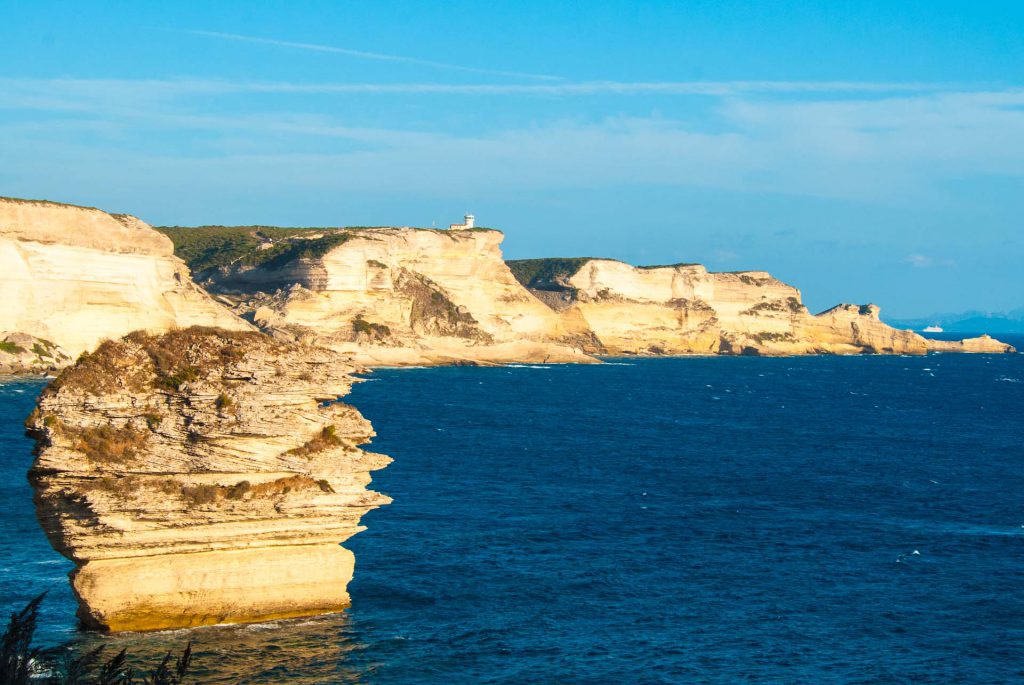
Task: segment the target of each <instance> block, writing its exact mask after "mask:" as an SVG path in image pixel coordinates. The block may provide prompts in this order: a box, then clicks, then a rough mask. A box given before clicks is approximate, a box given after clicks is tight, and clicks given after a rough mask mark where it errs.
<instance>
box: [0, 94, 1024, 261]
mask: <svg viewBox="0 0 1024 685" xmlns="http://www.w3.org/2000/svg"><path fill="white" fill-rule="evenodd" d="M394 87H395V86H389V85H386V84H380V85H378V84H362V85H360V84H354V85H352V84H332V83H326V84H324V83H320V84H316V83H314V84H302V83H287V82H269V83H253V82H232V81H221V80H202V79H195V80H173V79H168V80H139V81H130V80H103V79H97V80H88V79H85V80H76V79H0V110H3V109H6V110H8V111H10V112H13V113H14V114H13V115H12V116H10V117H9V121H7V122H6V123H5V122H3V120H2V119H0V158H6V159H11V160H19V161H18V163H17V164H13V163H12V164H9V165H7V166H8V167H9V168H10V169H14V168H17V169H19V173H20V172H24V171H25V167H24V166H23V165H25V164H28V163H30V162H31V160H34V159H37V158H38V159H46V160H49V161H48V162H47V166H48V167H49V168H52V167H53V166H54V165H55V164H56V163H55V162H53V161H52V160H53V159H58V160H60V159H86V158H93V157H95V159H96V160H97V162H96V164H97V165H106V166H104V168H106V169H107V172H106V173H109V174H113V173H114V171H112V169H114V167H116V166H117V165H114V164H110V163H109V162H108V161H109V160H110V159H111V158H112V156H113V155H115V154H116V153H117V152H118V151H120V152H121V153H123V154H124V155H126V156H127V157H131V158H133V159H134V161H125V162H124V163H123V167H124V168H125V169H132V168H155V167H157V166H160V167H163V168H166V169H168V170H169V171H168V175H170V173H171V172H170V170H171V169H173V171H174V173H181V174H182V175H183V176H182V177H183V178H188V179H189V181H188V182H189V183H192V182H196V183H198V181H197V180H196V179H198V177H199V174H200V173H201V170H207V171H210V172H211V173H213V172H214V171H216V174H215V175H213V176H211V177H210V178H209V179H207V180H206V181H205V182H206V183H210V184H212V185H213V186H221V187H222V186H224V184H226V183H228V181H227V180H223V179H239V180H237V181H232V182H234V183H237V184H239V185H240V186H244V185H245V184H247V183H249V184H253V185H255V186H260V185H261V184H262V183H265V182H266V183H269V182H271V181H270V179H271V178H278V179H279V180H278V181H275V182H277V183H285V181H283V180H280V179H283V178H286V177H287V178H293V179H297V180H298V179H301V185H302V187H303V188H315V187H319V188H322V187H324V185H325V184H327V185H329V186H330V187H333V188H337V189H339V190H342V189H347V190H350V191H351V192H354V193H358V192H371V191H373V189H375V188H380V187H402V188H403V189H404V190H405V191H407V192H409V193H410V194H415V193H419V194H422V195H428V196H432V195H437V194H443V193H449V192H452V189H453V188H456V189H459V192H465V193H479V194H485V193H488V192H492V191H493V192H498V190H496V189H501V192H507V191H508V190H509V189H550V188H600V187H613V186H620V185H623V184H629V185H636V184H644V183H647V184H654V185H657V186H676V187H681V186H687V187H711V188H719V189H725V190H730V191H741V192H752V193H774V194H788V195H800V196H811V197H819V198H838V199H843V200H853V201H867V202H873V203H878V204H890V205H901V206H908V207H909V206H916V207H919V206H929V207H932V208H937V207H947V208H948V207H949V206H950V204H952V203H954V202H956V201H957V198H959V197H967V196H966V195H961V194H960V191H959V190H958V188H961V187H963V186H964V184H965V181H966V182H968V183H969V182H971V181H972V180H974V181H977V180H979V179H993V180H996V181H998V180H999V179H1009V180H1004V181H1003V182H1006V183H1011V184H1013V187H1016V184H1019V183H1021V182H1024V90H1021V89H1019V88H1006V89H1002V90H983V89H977V90H970V89H962V90H946V89H944V87H942V86H935V85H928V84H916V85H915V84H909V85H908V84H879V83H847V82H765V81H735V82H672V83H614V82H596V83H566V84H529V85H522V86H519V85H513V86H501V85H486V84H481V85H477V86H447V85H442V84H404V85H399V86H397V87H398V88H405V89H408V91H409V92H421V90H417V89H423V90H422V92H466V93H467V94H469V93H471V92H494V93H501V94H509V95H513V94H515V93H522V92H525V93H540V94H555V95H565V96H572V95H574V94H580V93H595V92H596V93H608V94H622V95H629V94H635V93H646V92H653V93H662V94H674V93H680V94H695V95H699V96H702V98H701V99H698V100H695V101H692V102H687V103H684V104H685V106H684V107H679V108H678V110H675V109H673V108H672V106H671V105H672V101H671V100H664V99H663V100H661V101H660V102H659V103H658V104H659V105H665V104H666V103H668V106H666V107H664V109H662V110H661V111H660V112H659V113H658V114H656V115H632V116H630V115H625V114H620V113H615V112H614V111H611V112H610V111H609V109H610V108H608V107H607V106H605V103H602V106H601V108H599V109H595V110H592V111H591V112H590V113H589V114H590V116H577V117H567V116H565V115H564V113H563V112H562V111H559V113H558V114H552V115H551V116H549V117H545V116H544V114H543V113H544V111H545V110H544V109H543V108H534V107H528V108H526V109H525V110H524V112H523V114H522V116H520V117H519V118H518V119H515V118H509V117H504V118H501V119H500V120H499V121H497V122H494V121H492V120H491V119H490V118H488V117H483V116H482V117H480V118H479V119H467V118H461V119H459V125H458V126H451V125H448V124H447V123H446V122H445V121H444V120H443V117H442V118H441V120H439V121H430V122H428V123H426V124H424V123H423V122H418V123H417V124H410V123H409V121H408V120H407V119H406V118H402V117H397V118H393V119H392V120H391V122H390V123H389V122H381V121H380V120H378V119H376V118H375V117H372V116H358V115H353V114H352V112H351V111H350V109H351V108H346V107H344V106H338V104H339V103H338V99H339V98H332V97H331V96H332V94H341V95H344V94H346V93H362V92H376V90H380V91H381V92H390V91H388V90H386V89H388V88H394ZM452 88H462V89H463V90H455V91H453V90H451V89H452ZM466 88H471V89H476V90H472V91H470V90H465V89H466ZM375 89H376V90H375ZM442 89H443V90H442ZM484 89H493V90H484ZM296 93H297V94H299V96H297V97H291V95H292V94H296ZM309 93H322V94H324V97H323V99H320V98H312V97H305V95H306V94H309ZM803 93H815V94H816V95H815V97H803V95H802V94H803ZM247 94H252V95H254V97H251V98H247V99H245V102H244V103H243V102H240V100H241V99H242V98H243V97H244V96H246V95H247ZM268 94H269V95H275V97H273V98H267V97H264V96H265V95H268ZM765 94H767V95H765ZM789 94H793V95H792V96H790V95H789ZM222 95H223V96H225V98H226V99H224V100H222V99H221V98H220V97H219V96H222ZM229 96H230V97H229ZM235 96H240V97H235ZM703 96H707V97H703ZM339 97H340V96H339ZM268 99H271V100H273V102H272V103H268V102H267V100H268ZM449 100H450V99H442V100H441V101H440V102H433V103H431V104H432V105H433V106H436V107H437V108H439V109H441V108H444V107H461V104H460V102H459V101H456V102H455V103H454V104H451V103H450V102H449ZM360 103H361V107H360V108H359V111H360V113H365V111H366V110H367V106H366V99H365V98H363V99H361V100H360ZM624 109H625V108H624ZM19 111H24V112H31V113H32V114H31V116H23V115H21V114H20V113H18V112H19ZM371 111H372V110H371ZM2 114H3V112H0V115H2ZM51 148H52V149H51ZM43 149H46V150H51V152H50V153H48V154H41V153H39V152H38V151H39V150H43ZM56 165H57V166H59V164H56ZM186 168H188V169H192V170H193V171H186ZM2 172H3V169H0V179H2ZM39 173H40V174H43V173H45V172H44V171H43V170H40V171H39ZM263 173H266V174H268V175H269V176H268V177H267V178H263V177H262V176H261V174H263ZM241 179H245V180H241ZM118 182H123V179H119V181H118ZM181 182H184V181H181ZM965 192H966V191H965ZM968 195H969V193H968ZM904 249H906V251H907V252H910V251H911V250H912V249H913V248H912V246H908V247H907V248H904ZM904 254H906V253H904V252H902V251H901V253H899V254H897V255H895V256H894V258H895V259H903V258H904ZM918 257H921V258H920V259H915V260H913V261H907V263H908V264H913V265H916V266H920V267H923V266H928V265H933V266H939V265H940V264H939V263H938V262H937V261H934V260H933V261H932V262H931V263H930V264H926V263H925V262H926V261H927V259H928V258H927V257H926V256H924V255H918Z"/></svg>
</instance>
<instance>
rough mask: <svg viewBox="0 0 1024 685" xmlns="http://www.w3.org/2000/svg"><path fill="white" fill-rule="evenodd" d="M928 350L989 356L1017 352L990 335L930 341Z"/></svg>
mask: <svg viewBox="0 0 1024 685" xmlns="http://www.w3.org/2000/svg"><path fill="white" fill-rule="evenodd" d="M928 350H929V351H931V352H979V353H988V354H1004V353H1007V352H1016V351H1017V350H1016V348H1014V347H1013V346H1012V345H1008V344H1006V343H1004V342H1000V341H998V340H996V339H995V338H993V337H991V336H988V335H981V336H978V337H977V338H965V339H963V340H932V339H928Z"/></svg>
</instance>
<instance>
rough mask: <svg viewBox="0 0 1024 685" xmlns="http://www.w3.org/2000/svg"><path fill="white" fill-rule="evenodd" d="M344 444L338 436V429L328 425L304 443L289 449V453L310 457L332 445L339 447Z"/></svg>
mask: <svg viewBox="0 0 1024 685" xmlns="http://www.w3.org/2000/svg"><path fill="white" fill-rule="evenodd" d="M341 444H342V440H341V438H339V437H338V432H337V429H336V428H335V427H334V426H326V427H325V428H324V429H323V430H322V431H320V434H319V435H317V436H316V437H314V438H312V439H310V440H308V441H307V442H306V443H305V444H304V445H301V446H299V447H296V448H295V449H291V450H288V452H287V453H288V454H297V455H299V456H300V457H309V456H312V455H314V454H317V453H318V452H323V451H324V450H326V449H328V448H330V447H337V446H338V445H341Z"/></svg>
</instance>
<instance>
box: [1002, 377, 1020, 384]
mask: <svg viewBox="0 0 1024 685" xmlns="http://www.w3.org/2000/svg"><path fill="white" fill-rule="evenodd" d="M996 382H997V383H999V382H1002V383H1020V379H1019V378H1008V377H1006V376H1000V377H999V378H997V379H996Z"/></svg>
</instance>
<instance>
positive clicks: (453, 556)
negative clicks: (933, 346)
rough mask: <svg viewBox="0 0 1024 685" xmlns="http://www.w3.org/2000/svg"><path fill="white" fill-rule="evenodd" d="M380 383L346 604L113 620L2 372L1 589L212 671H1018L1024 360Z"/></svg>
mask: <svg viewBox="0 0 1024 685" xmlns="http://www.w3.org/2000/svg"><path fill="white" fill-rule="evenodd" d="M1018 342H1024V341H1018ZM373 379H374V380H373V381H372V382H368V383H365V384H362V385H360V386H358V387H357V388H356V390H355V392H354V393H353V395H352V397H351V400H352V402H353V403H354V404H355V405H356V406H358V407H359V408H360V410H361V411H362V412H363V413H364V414H365V415H366V416H367V417H368V418H370V419H371V420H372V421H373V423H374V426H375V427H376V429H377V432H378V433H379V434H380V435H379V437H378V438H377V439H376V440H375V442H374V447H375V448H376V449H378V450H380V451H382V452H385V453H388V454H390V455H392V456H393V457H394V458H395V462H394V463H393V464H392V465H391V466H390V467H388V469H386V470H385V471H381V472H378V473H377V474H376V479H375V487H376V488H378V489H380V490H382V491H384V492H386V493H388V494H390V495H391V496H393V497H394V498H395V502H394V504H392V505H391V506H388V507H385V508H383V509H380V510H377V511H375V512H373V513H371V514H370V515H368V516H367V517H366V518H365V519H364V522H365V523H366V524H367V525H368V526H369V530H368V531H366V532H364V533H361V534H360V535H358V536H356V537H355V538H353V539H352V540H350V541H349V543H348V546H349V547H351V548H352V549H353V550H354V551H355V553H356V557H357V560H358V561H357V568H356V579H355V581H354V582H353V583H352V585H351V586H350V591H351V594H352V599H353V606H352V609H351V610H350V611H349V612H347V613H346V614H344V615H341V616H337V617H326V618H321V619H316V620H312V621H298V622H278V623H273V624H267V625H262V626H236V627H225V628H210V629H201V630H197V631H191V632H189V631H175V632H170V633H160V634H155V635H144V636H140V635H135V636H131V635H129V636H118V637H115V638H95V637H87V638H82V637H76V636H75V635H74V633H73V632H72V631H73V629H74V622H73V606H72V604H71V600H70V595H69V593H68V592H67V591H66V588H65V586H64V581H63V577H62V576H63V573H65V572H66V570H67V568H68V564H66V563H52V562H53V561H54V560H58V561H59V559H60V557H57V556H56V555H55V554H54V553H53V552H52V551H51V550H50V549H49V547H48V545H47V543H46V542H45V540H44V539H43V538H42V535H41V533H39V531H38V530H37V527H36V524H35V521H34V520H33V518H32V505H31V497H30V493H29V490H28V488H27V485H25V484H24V476H23V473H24V470H25V468H26V467H27V465H28V463H29V461H30V458H31V457H30V455H29V452H28V445H27V443H26V442H25V441H24V440H23V439H21V438H20V437H19V436H20V428H19V427H18V419H19V418H20V417H21V416H23V415H24V414H25V413H27V411H28V410H29V409H30V407H31V399H32V392H34V391H35V390H38V386H32V385H21V386H5V387H4V388H2V389H0V401H2V403H3V404H2V407H0V410H2V411H3V412H4V416H3V424H2V425H3V430H4V433H3V436H2V438H0V439H3V440H4V441H5V442H4V443H3V447H4V451H3V469H4V471H3V475H4V478H3V479H2V482H0V486H2V487H3V488H4V491H3V495H4V502H5V505H6V506H5V508H4V514H3V519H2V524H3V534H4V540H5V545H4V548H3V550H2V552H0V568H2V569H3V574H4V575H3V579H4V587H3V594H2V596H0V602H2V604H3V607H0V608H4V609H6V610H10V609H11V608H13V607H14V606H16V605H17V604H18V602H21V601H23V600H24V599H26V598H27V597H28V596H30V595H31V594H32V593H33V592H35V591H37V590H38V589H41V588H52V591H51V595H50V597H49V599H48V601H47V614H46V616H45V621H44V632H45V637H46V638H47V639H49V640H51V641H60V640H64V641H67V640H69V639H71V640H72V642H73V643H74V644H92V643H94V642H96V641H97V640H101V641H107V642H111V643H113V644H114V645H116V646H121V645H127V646H130V647H131V648H132V649H133V650H134V651H135V652H137V653H140V654H142V655H147V654H155V653H156V652H158V651H159V650H161V649H167V648H176V647H178V646H180V645H182V644H184V642H185V641H186V640H188V639H192V640H194V641H195V642H196V644H197V646H198V656H197V659H198V663H199V664H200V667H201V668H202V669H203V671H202V675H203V677H204V678H205V679H204V680H203V682H251V683H256V682H260V683H270V682H303V683H305V682H309V683H320V682H325V683H326V682H379V683H477V682H501V683H556V682H557V683H621V682H629V683H634V682H637V683H689V682H710V683H737V682H739V683H742V682H757V683H766V682H767V683H822V682H833V683H892V682H897V683H900V682H905V683H910V682H913V683H953V682H956V683H1015V682H1024V444H1022V443H1024V355H1014V356H988V355H978V356H970V355H964V356H955V355H946V356H942V355H936V356H929V357H924V358H920V357H918V358H911V357H845V358H836V357H812V358H795V359H759V358H694V359H662V360H635V361H634V360H627V361H625V362H624V363H623V365H611V364H609V365H603V366H592V367H573V366H550V367H546V368H531V367H525V368H490V369H477V368H464V367H463V368H438V369H421V370H391V371H380V372H377V373H375V374H374V375H373ZM19 389H20V390H24V391H25V392H23V393H21V394H17V390H19ZM72 638H73V639H72Z"/></svg>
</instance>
